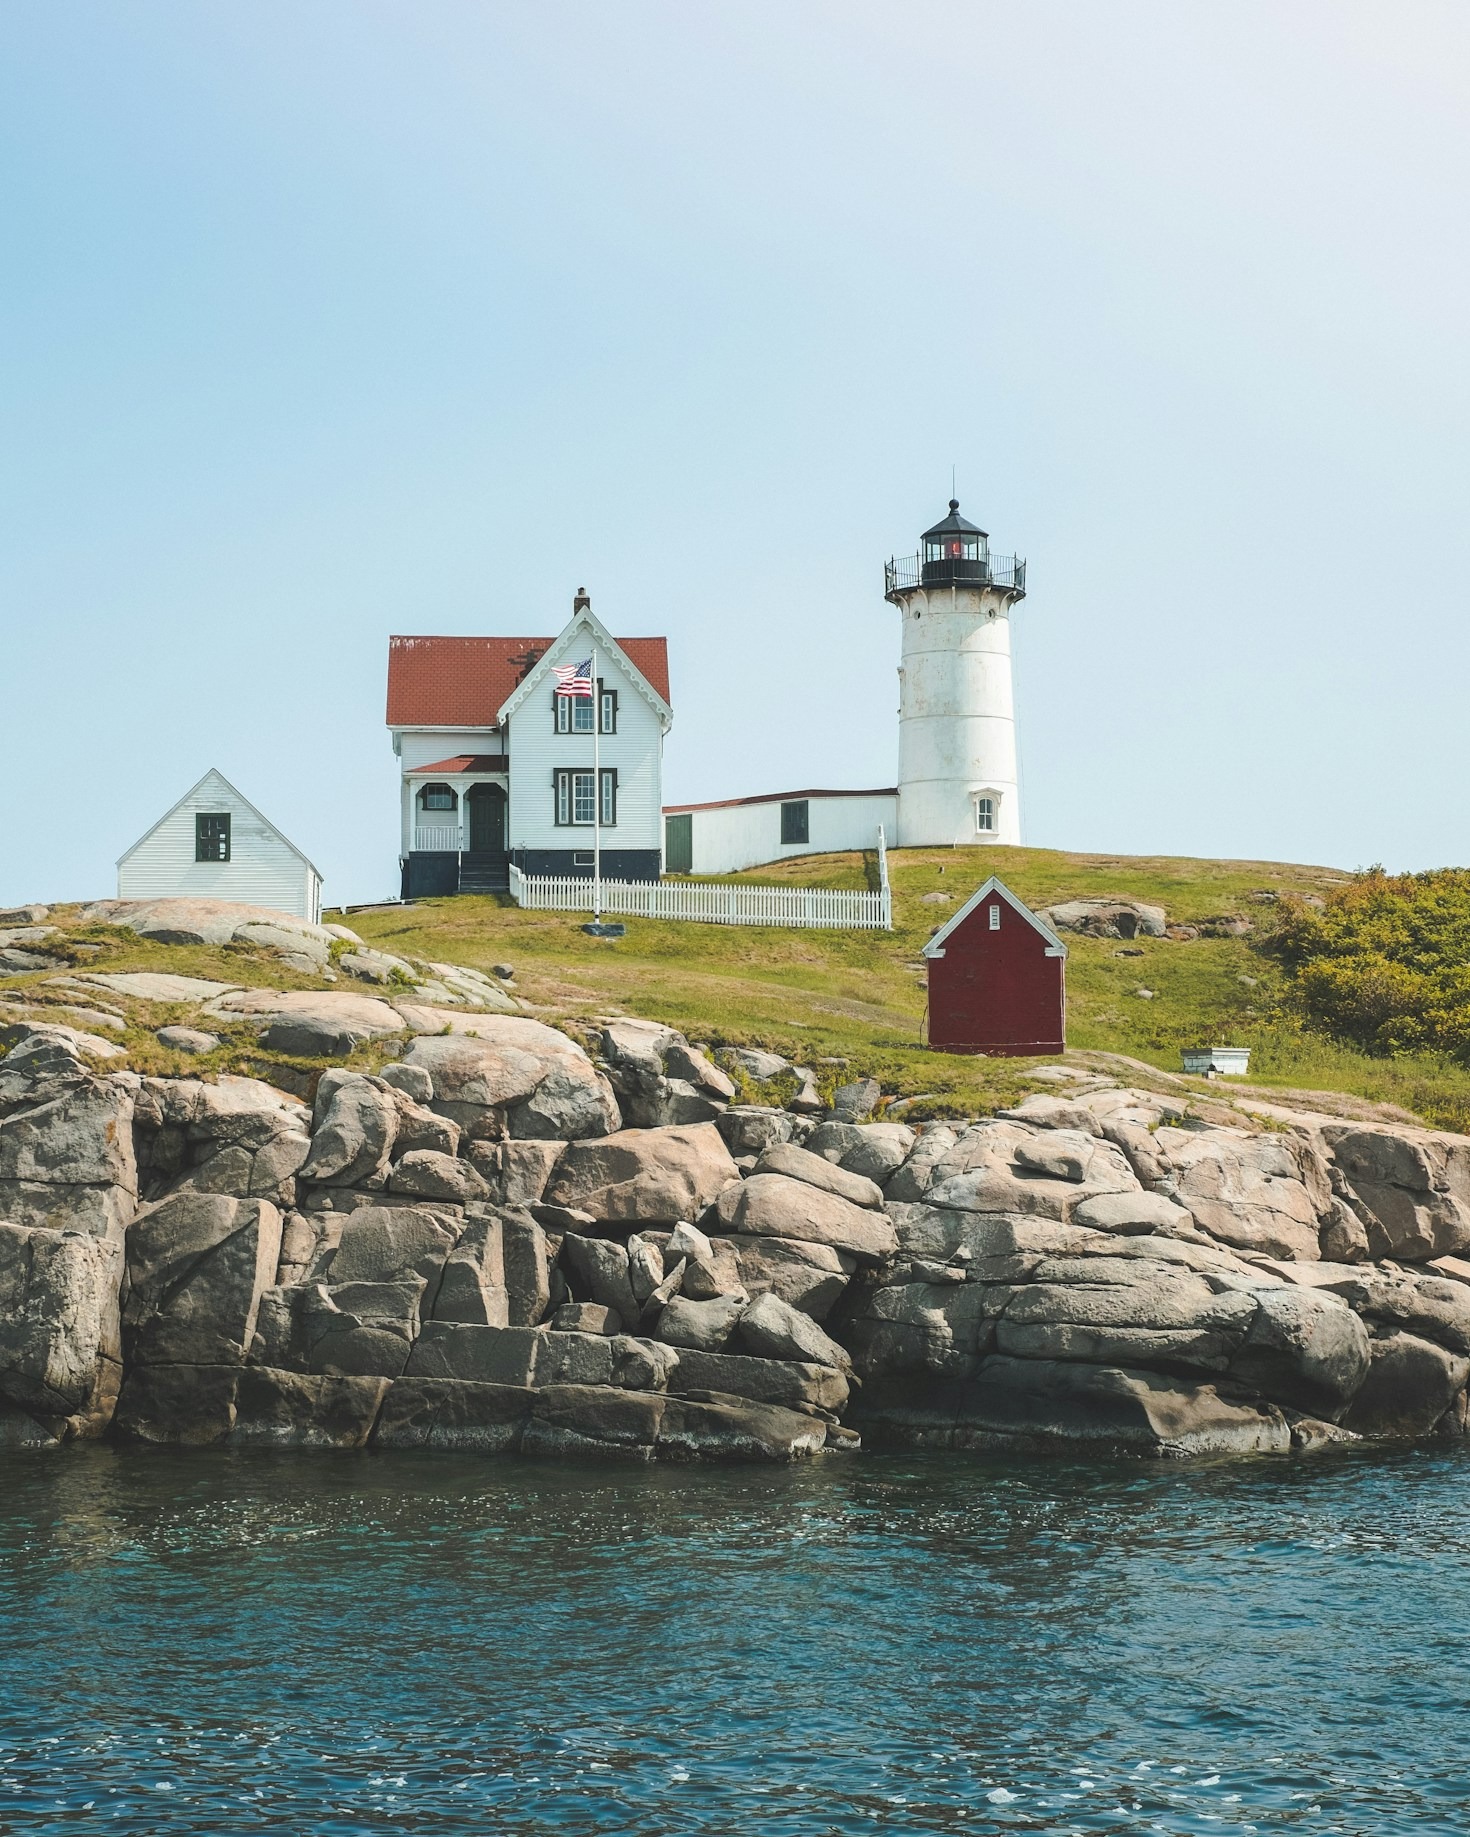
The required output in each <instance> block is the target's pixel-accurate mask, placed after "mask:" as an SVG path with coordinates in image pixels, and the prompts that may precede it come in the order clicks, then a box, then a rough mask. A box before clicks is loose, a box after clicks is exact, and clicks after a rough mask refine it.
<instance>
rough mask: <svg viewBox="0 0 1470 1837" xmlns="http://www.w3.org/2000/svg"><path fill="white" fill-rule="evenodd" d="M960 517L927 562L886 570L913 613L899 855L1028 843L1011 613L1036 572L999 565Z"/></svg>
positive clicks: (907, 617)
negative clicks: (1023, 821) (1013, 683)
mask: <svg viewBox="0 0 1470 1837" xmlns="http://www.w3.org/2000/svg"><path fill="white" fill-rule="evenodd" d="M959 511H960V506H959V500H958V499H957V498H951V499H950V501H949V515H948V516H947V517H945V518H944V520H943V522H940V523H936V524H935V525H934V527H933V529H926V530H925V531H924V534H923V536H922V537H921V538H920V541H921V544H922V546H921V549H920V552H919V553H918V554H917V555H915V556H913V557H912V558H910V559H907V560H904V561H890V562H889V563H888V565H887V569H886V574H887V581H886V591H885V594H884V597H885V598H886V599H889V600H892V602H893V604H894V605H895V606H897V607H898V609H899V611H900V612H901V613H902V615H903V662H902V663H901V664H900V666H899V672H898V676H899V698H898V837H897V840H898V845H899V846H900V847H902V848H933V847H943V848H948V847H950V846H951V845H952V844H955V843H979V842H1019V841H1020V840H1021V790H1020V784H1019V781H1018V778H1017V772H1016V715H1015V707H1014V703H1013V700H1012V696H1011V608H1012V606H1014V605H1015V604H1016V602H1017V601H1018V600H1022V599H1024V598H1025V597H1026V564H1025V562H1024V561H1022V560H1020V559H1019V558H1018V557H1016V556H1014V555H992V554H991V553H990V538H989V537H988V536H987V535H986V533H985V531H984V530H983V529H977V528H976V527H975V525H974V524H973V523H967V522H966V521H965V519H964V518H963V517H962V516H961V515H960V514H959Z"/></svg>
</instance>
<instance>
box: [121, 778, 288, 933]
mask: <svg viewBox="0 0 1470 1837" xmlns="http://www.w3.org/2000/svg"><path fill="white" fill-rule="evenodd" d="M201 811H206V812H211V813H222V812H225V811H228V812H229V817H230V859H229V860H228V861H196V860H195V859H194V836H195V829H194V818H195V817H196V816H197V815H198V814H199V813H200V812H201ZM117 896H118V898H119V899H227V900H232V901H235V902H237V903H238V904H240V905H244V906H268V907H270V908H271V910H272V911H275V912H289V913H292V914H293V915H294V916H295V917H297V918H303V919H308V920H310V921H311V923H313V924H316V923H317V922H319V920H320V918H321V876H320V875H319V874H318V872H317V870H316V869H315V867H313V866H312V864H311V862H310V861H308V860H307V858H306V856H305V855H303V854H302V852H301V850H300V849H299V848H297V847H296V846H295V844H294V843H292V842H289V841H288V840H287V839H286V837H285V836H284V835H282V834H281V832H280V830H279V829H277V828H276V826H275V824H274V823H272V822H270V821H269V820H268V819H267V818H266V817H264V816H262V815H261V813H260V811H258V810H257V809H256V808H255V806H254V804H252V803H251V802H250V800H249V799H248V798H247V797H244V796H242V795H241V793H240V792H238V791H237V790H236V789H235V787H234V786H233V785H232V784H231V783H230V782H229V780H228V779H227V778H225V777H224V776H223V774H222V773H220V772H217V771H214V770H210V771H208V772H206V773H205V774H204V776H203V778H201V779H200V780H199V783H198V784H197V785H195V786H194V788H193V790H192V791H189V792H188V793H187V794H186V795H185V796H184V797H182V798H180V800H179V802H178V803H176V804H175V805H174V807H173V809H172V810H170V811H169V812H168V814H167V815H166V816H164V817H161V818H160V819H159V821H158V822H157V823H155V824H154V825H153V827H152V828H151V829H150V830H149V831H148V833H147V834H146V835H145V836H143V837H142V838H141V839H140V840H139V841H137V842H135V843H134V844H133V846H132V847H131V848H130V849H129V850H128V851H127V853H126V854H125V855H124V856H123V857H122V858H121V859H120V860H119V862H118V864H117Z"/></svg>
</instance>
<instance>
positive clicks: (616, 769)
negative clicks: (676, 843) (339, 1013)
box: [388, 591, 673, 899]
mask: <svg viewBox="0 0 1470 1837" xmlns="http://www.w3.org/2000/svg"><path fill="white" fill-rule="evenodd" d="M589 657H591V658H592V659H593V674H594V675H595V677H596V681H597V693H596V695H595V696H593V697H586V696H580V697H571V696H558V695H557V694H556V693H555V690H556V681H557V679H556V674H555V672H556V669H557V667H558V666H566V665H577V664H581V663H583V662H585V661H586V660H587V659H588V658H589ZM672 721H673V710H672V709H671V707H670V706H669V659H668V645H667V642H666V641H665V640H664V639H663V638H614V637H613V636H612V634H611V633H610V632H608V631H607V630H606V629H605V628H604V627H603V625H602V624H601V622H600V621H599V620H598V619H597V618H596V617H595V616H594V615H593V612H592V605H591V602H590V600H589V599H588V598H587V596H586V594H585V593H582V592H580V591H579V592H578V594H577V596H576V598H575V600H574V601H573V604H572V617H571V619H570V621H569V622H568V624H567V625H566V626H565V628H564V629H563V630H562V631H561V632H560V633H559V634H558V635H557V636H555V637H551V638H546V637H541V638H434V637H424V638H419V637H394V638H390V639H389V641H388V727H389V729H390V731H391V733H392V736H393V750H394V752H395V753H396V754H397V755H398V757H399V759H400V760H401V761H402V782H401V787H400V797H401V811H402V816H401V821H402V839H401V845H400V851H399V853H400V862H401V868H402V896H403V898H405V899H414V898H422V897H425V896H430V895H434V894H444V893H471V892H474V893H480V892H485V893H489V892H503V891H504V890H505V889H506V888H507V887H508V886H509V884H510V865H511V863H512V862H514V863H515V865H516V866H517V867H518V868H520V869H521V871H522V872H523V873H526V874H588V875H590V874H591V872H592V839H593V831H594V819H596V820H595V827H596V830H597V835H598V841H599V843H600V848H601V867H602V873H603V875H604V877H605V878H606V879H608V880H656V879H657V878H658V877H659V874H660V872H661V869H662V864H663V835H662V820H663V819H662V806H663V743H664V735H665V734H666V733H667V732H668V731H669V727H670V725H671V724H672ZM594 722H595V724H596V725H595V727H594Z"/></svg>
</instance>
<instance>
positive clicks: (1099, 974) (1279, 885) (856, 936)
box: [350, 848, 1470, 1128]
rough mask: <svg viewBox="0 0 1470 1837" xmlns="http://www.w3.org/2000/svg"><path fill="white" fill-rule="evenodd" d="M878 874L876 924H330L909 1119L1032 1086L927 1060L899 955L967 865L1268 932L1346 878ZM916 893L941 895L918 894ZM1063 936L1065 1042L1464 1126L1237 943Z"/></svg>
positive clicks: (940, 867)
mask: <svg viewBox="0 0 1470 1837" xmlns="http://www.w3.org/2000/svg"><path fill="white" fill-rule="evenodd" d="M889 866H890V873H891V877H892V881H893V888H894V924H895V929H894V930H893V931H892V932H891V933H883V932H856V931H796V930H783V929H779V928H775V927H769V928H749V927H741V926H723V925H695V924H681V923H673V922H669V921H662V920H657V921H656V920H648V919H628V920H626V921H625V922H626V924H627V936H626V937H625V938H622V939H618V940H604V939H596V938H589V937H587V936H586V935H585V934H584V933H583V932H582V930H581V929H580V927H581V924H582V918H581V917H579V916H578V915H576V914H572V913H553V912H522V911H520V910H518V909H517V908H516V907H514V906H512V905H510V903H509V902H508V901H504V902H502V901H499V900H496V899H489V898H486V899H476V898H458V899H443V900H425V901H421V902H419V903H418V904H416V905H414V906H411V907H402V908H385V909H381V910H377V911H365V912H359V913H355V914H353V915H352V918H351V920H350V922H351V924H352V926H353V928H354V929H355V930H357V931H360V932H361V933H362V935H363V936H364V937H365V938H367V939H368V940H369V941H370V942H372V943H373V944H376V945H378V946H380V947H381V948H383V949H385V950H389V951H395V952H399V953H406V954H409V955H415V956H425V957H441V958H445V959H448V960H452V961H456V962H462V963H467V964H470V965H472V966H473V967H475V968H479V969H488V968H489V967H490V966H491V965H492V964H494V963H498V962H502V961H505V962H510V963H512V964H514V965H515V967H516V970H517V982H518V986H519V988H520V991H521V993H522V995H523V996H524V997H526V998H527V999H528V1000H529V1001H531V1002H532V1003H533V1004H534V1005H535V1006H536V1008H537V1009H538V1010H541V1011H544V1012H546V1013H547V1014H548V1015H549V1016H551V1017H554V1018H557V1019H562V1020H567V1021H577V1020H585V1019H587V1018H590V1017H592V1016H595V1015H598V1014H603V1013H606V1012H608V1011H609V1010H610V1009H620V1010H622V1011H624V1012H626V1013H630V1014H640V1015H644V1016H646V1017H648V1018H649V1019H653V1020H660V1021H664V1022H666V1023H667V1024H669V1025H670V1026H674V1027H677V1028H679V1029H680V1030H681V1031H682V1032H683V1033H685V1034H687V1035H688V1036H689V1037H690V1038H691V1039H695V1040H707V1041H711V1042H717V1043H723V1044H731V1045H739V1044H760V1045H765V1046H769V1047H772V1048H774V1049H775V1050H777V1051H779V1052H783V1053H786V1054H787V1055H788V1056H791V1057H795V1058H798V1059H801V1060H804V1061H806V1062H809V1063H810V1062H812V1061H818V1060H821V1059H830V1058H841V1059H846V1060H848V1061H849V1064H850V1069H851V1072H853V1073H855V1072H858V1071H861V1072H864V1073H868V1074H871V1075H873V1076H875V1077H878V1078H879V1079H881V1080H882V1082H883V1083H884V1086H885V1088H887V1089H890V1090H892V1091H894V1092H896V1093H898V1094H903V1095H917V1094H920V1093H926V1094H932V1096H933V1098H934V1100H935V1101H934V1102H933V1103H931V1104H928V1105H926V1106H925V1109H926V1110H928V1111H931V1112H933V1113H936V1114H942V1113H965V1112H970V1113H973V1112H975V1111H982V1110H989V1109H992V1108H995V1107H997V1106H998V1105H1002V1104H1005V1103H1008V1102H1011V1101H1014V1100H1015V1098H1016V1097H1017V1096H1019V1095H1021V1094H1022V1093H1023V1092H1024V1091H1025V1090H1027V1089H1031V1088H1036V1082H1035V1081H1034V1080H1032V1079H1030V1078H1029V1077H1028V1075H1027V1074H1028V1072H1029V1071H1030V1070H1031V1069H1033V1066H1034V1064H1035V1063H1036V1062H1034V1061H1025V1060H1002V1059H982V1058H969V1057H961V1056H956V1055H952V1054H948V1053H933V1052H929V1051H928V1050H927V1049H926V1048H925V1047H924V1045H923V1044H922V1027H923V1018H924V988H925V983H924V976H923V973H922V969H921V967H920V966H921V965H922V959H921V958H920V956H919V952H920V949H921V947H922V945H923V944H924V942H925V940H926V939H927V938H928V937H929V936H930V934H931V933H932V932H933V931H934V930H935V929H936V928H937V927H938V925H940V924H942V923H943V921H944V919H945V918H946V917H947V916H948V915H949V914H950V913H952V912H953V911H954V910H955V908H956V906H957V905H958V904H959V903H960V902H961V901H963V900H964V899H965V898H967V897H968V896H969V894H970V893H971V892H973V891H974V889H975V887H976V886H977V885H978V884H979V883H980V881H981V880H982V879H983V878H984V877H985V876H986V875H987V874H989V873H997V874H999V875H1000V876H1001V877H1002V878H1003V879H1004V880H1005V881H1006V883H1007V884H1008V885H1009V886H1010V887H1011V888H1012V889H1013V890H1014V891H1015V892H1016V893H1018V894H1019V895H1020V896H1021V897H1022V898H1023V899H1025V900H1026V901H1027V902H1028V903H1029V904H1031V905H1033V906H1038V907H1039V906H1045V905H1051V904H1055V903H1057V902H1059V901H1061V900H1063V899H1070V898H1095V897H1102V896H1105V895H1110V894H1120V895H1124V896H1126V897H1129V898H1132V899H1139V900H1144V901H1147V902H1148V903H1150V904H1155V905H1161V906H1163V907H1164V908H1165V909H1166V911H1167V912H1168V915H1169V919H1170V922H1171V923H1180V924H1193V925H1198V924H1205V923H1208V922H1209V921H1212V920H1217V919H1220V918H1223V917H1242V918H1245V919H1247V920H1250V921H1251V922H1252V923H1253V924H1254V925H1256V926H1257V927H1258V928H1260V927H1262V926H1264V925H1268V924H1269V923H1270V922H1271V918H1272V914H1273V908H1274V904H1275V898H1276V897H1279V896H1280V895H1281V894H1283V893H1295V894H1303V895H1318V896H1320V895H1322V894H1324V893H1326V892H1327V891H1329V890H1330V889H1331V888H1332V887H1334V886H1337V885H1340V884H1341V883H1342V882H1343V880H1344V879H1345V878H1346V877H1345V876H1344V875H1343V874H1341V873H1340V872H1338V871H1336V870H1334V869H1330V868H1319V867H1300V866H1291V865H1287V864H1283V863H1281V862H1265V861H1204V860H1191V859H1183V858H1172V857H1162V856H1161V857H1128V856H1112V855H1073V854H1063V853H1059V852H1056V851H1051V850H1043V849H1019V848H1017V849H1006V848H995V849H987V850H986V851H984V853H983V854H982V853H981V852H980V851H978V850H974V851H970V850H964V851H960V850H950V849H915V850H904V851H896V852H894V853H893V854H891V855H890V857H889ZM872 867H873V863H872V858H871V856H868V857H864V856H863V855H858V854H850V855H826V856H806V857H803V858H801V859H798V860H794V861H788V862H783V863H775V864H772V865H770V866H767V867H764V868H760V869H756V870H753V871H752V872H751V873H750V874H749V875H742V876H730V877H728V878H732V879H751V880H759V881H767V882H782V883H787V884H794V885H804V884H806V885H821V886H849V887H862V886H865V885H867V884H869V880H870V877H871V873H872ZM933 893H947V894H949V895H951V903H950V904H948V905H939V904H933V903H925V900H924V895H925V894H933ZM1067 941H1068V945H1069V948H1070V957H1069V961H1068V965H1067V988H1068V1042H1069V1045H1070V1046H1071V1047H1072V1048H1073V1049H1074V1050H1079V1051H1089V1050H1092V1051H1105V1052H1112V1053H1122V1054H1126V1055H1128V1056H1130V1057H1133V1058H1136V1059H1139V1060H1142V1061H1143V1062H1144V1063H1146V1064H1147V1065H1150V1066H1153V1067H1156V1068H1157V1069H1158V1070H1159V1071H1160V1072H1164V1073H1173V1074H1177V1073H1178V1071H1179V1067H1180V1057H1179V1055H1180V1050H1181V1048H1183V1047H1185V1046H1196V1045H1210V1044H1213V1043H1219V1044H1227V1043H1228V1044H1233V1045H1243V1046H1250V1047H1251V1048H1252V1051H1253V1060H1252V1078H1251V1083H1252V1085H1253V1086H1255V1085H1259V1086H1263V1087H1274V1088H1277V1089H1280V1090H1282V1091H1287V1090H1304V1089H1310V1090H1321V1091H1336V1092H1342V1093H1345V1094H1348V1095H1351V1096H1355V1097H1359V1098H1363V1099H1365V1100H1368V1101H1370V1102H1374V1103H1383V1104H1392V1105H1396V1106H1399V1107H1400V1108H1404V1109H1408V1110H1412V1111H1413V1112H1415V1113H1417V1114H1420V1115H1423V1116H1425V1117H1426V1118H1428V1119H1429V1120H1432V1121H1434V1122H1436V1123H1438V1124H1440V1125H1441V1126H1445V1127H1455V1128H1461V1127H1466V1126H1470V1072H1467V1071H1466V1070H1465V1069H1464V1068H1462V1067H1459V1066H1457V1065H1455V1064H1453V1063H1452V1062H1451V1061H1449V1060H1448V1059H1445V1058H1443V1057H1439V1056H1436V1055H1432V1054H1422V1055H1413V1056H1409V1057H1404V1058H1397V1059H1373V1058H1369V1057H1367V1056H1366V1055H1364V1054H1361V1053H1357V1052H1354V1051H1352V1050H1351V1049H1348V1048H1345V1047H1340V1046H1337V1045H1334V1044H1333V1043H1331V1042H1329V1041H1326V1040H1323V1039H1321V1038H1319V1037H1316V1036H1313V1035H1310V1034H1305V1033H1302V1032H1300V1031H1299V1030H1297V1029H1295V1028H1293V1027H1291V1026H1288V1025H1286V1024H1284V1023H1283V1021H1282V1019H1281V1008H1280V999H1281V995H1282V988H1283V984H1282V972H1281V971H1280V970H1279V968H1278V967H1277V966H1276V965H1275V964H1274V963H1273V962H1272V961H1271V960H1270V959H1269V958H1268V957H1266V956H1265V955H1264V954H1263V953H1262V952H1261V951H1259V950H1258V949H1257V948H1256V945H1255V942H1254V940H1253V938H1252V937H1244V938H1235V937H1224V936H1216V937H1201V938H1198V939H1195V940H1192V941H1189V942H1175V941H1173V940H1164V939H1150V938H1144V939H1139V940H1137V941H1136V942H1134V943H1120V942H1119V941H1118V940H1115V939H1107V940H1104V939H1092V938H1079V937H1075V936H1069V938H1068V940H1067ZM1124 951H1128V952H1137V953H1139V954H1136V955H1126V956H1125V955H1122V954H1120V953H1121V952H1124ZM1140 988H1147V989H1150V990H1152V991H1153V999H1151V1000H1150V999H1147V998H1145V997H1143V996H1140V995H1139V994H1138V993H1137V992H1136V991H1137V990H1138V989H1140ZM844 1075H846V1074H844ZM1200 1088H1201V1089H1202V1090H1203V1089H1206V1088H1213V1089H1217V1090H1218V1089H1221V1088H1223V1087H1218V1086H1216V1087H1205V1086H1203V1085H1201V1087H1200ZM921 1113H922V1112H921Z"/></svg>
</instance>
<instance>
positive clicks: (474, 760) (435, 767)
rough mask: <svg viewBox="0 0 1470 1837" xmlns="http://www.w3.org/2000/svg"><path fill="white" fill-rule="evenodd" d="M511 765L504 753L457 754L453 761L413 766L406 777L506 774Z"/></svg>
mask: <svg viewBox="0 0 1470 1837" xmlns="http://www.w3.org/2000/svg"><path fill="white" fill-rule="evenodd" d="M509 764H510V762H509V761H508V760H507V758H506V756H505V754H504V753H456V754H455V755H454V757H453V758H452V759H436V760H435V761H434V763H433V764H432V765H411V766H409V768H408V769H407V771H406V772H405V773H404V777H405V778H422V777H424V775H425V774H426V773H428V772H433V773H434V774H435V775H436V777H443V778H452V777H453V776H454V774H455V773H456V772H504V771H507V770H508V769H509Z"/></svg>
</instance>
